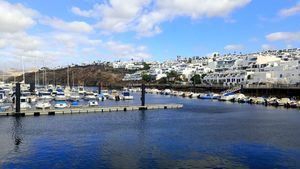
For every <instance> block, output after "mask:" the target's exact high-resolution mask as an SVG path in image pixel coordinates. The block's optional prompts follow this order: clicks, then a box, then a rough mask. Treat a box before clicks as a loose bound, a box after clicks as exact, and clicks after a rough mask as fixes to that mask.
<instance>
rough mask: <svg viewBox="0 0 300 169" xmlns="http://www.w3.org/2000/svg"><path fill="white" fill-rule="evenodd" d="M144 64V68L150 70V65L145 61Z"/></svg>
mask: <svg viewBox="0 0 300 169" xmlns="http://www.w3.org/2000/svg"><path fill="white" fill-rule="evenodd" d="M143 66H144V68H143V70H149V69H150V65H149V64H147V63H146V62H143Z"/></svg>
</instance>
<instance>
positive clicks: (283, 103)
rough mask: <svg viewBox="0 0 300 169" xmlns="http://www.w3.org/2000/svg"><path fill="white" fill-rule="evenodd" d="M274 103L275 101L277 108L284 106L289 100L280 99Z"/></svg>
mask: <svg viewBox="0 0 300 169" xmlns="http://www.w3.org/2000/svg"><path fill="white" fill-rule="evenodd" d="M276 101H277V106H285V105H287V104H288V102H290V101H291V100H290V99H289V98H282V99H277V100H276Z"/></svg>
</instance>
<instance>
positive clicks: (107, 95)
mask: <svg viewBox="0 0 300 169" xmlns="http://www.w3.org/2000/svg"><path fill="white" fill-rule="evenodd" d="M101 95H103V97H105V98H106V99H107V98H108V97H109V92H108V90H101Z"/></svg>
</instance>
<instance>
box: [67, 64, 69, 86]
mask: <svg viewBox="0 0 300 169" xmlns="http://www.w3.org/2000/svg"><path fill="white" fill-rule="evenodd" d="M67 80H68V81H67V86H68V87H70V76H69V66H68V68H67Z"/></svg>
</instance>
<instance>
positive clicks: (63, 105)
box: [54, 101, 70, 109]
mask: <svg viewBox="0 0 300 169" xmlns="http://www.w3.org/2000/svg"><path fill="white" fill-rule="evenodd" d="M54 107H55V108H56V109H63V108H68V107H70V106H69V105H68V103H67V102H65V101H57V102H56V103H55V105H54Z"/></svg>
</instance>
